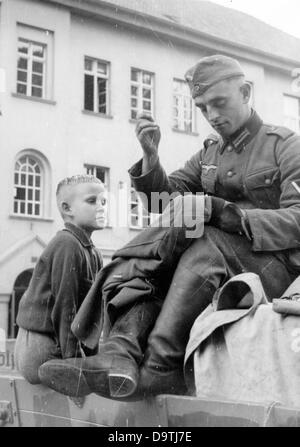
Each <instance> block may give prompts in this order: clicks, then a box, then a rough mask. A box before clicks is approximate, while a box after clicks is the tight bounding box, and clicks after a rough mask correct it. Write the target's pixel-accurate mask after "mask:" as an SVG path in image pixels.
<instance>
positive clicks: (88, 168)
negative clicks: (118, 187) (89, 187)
mask: <svg viewBox="0 0 300 447" xmlns="http://www.w3.org/2000/svg"><path fill="white" fill-rule="evenodd" d="M83 166H84V169H85V173H86V174H88V175H94V176H95V177H97V178H98V179H99V180H101V181H102V182H103V180H102V179H101V178H99V177H98V176H97V173H95V171H96V170H97V169H103V171H104V180H105V181H104V182H103V183H104V186H105V189H106V192H107V193H108V194H109V191H110V168H108V167H106V166H102V165H95V164H92V163H84V165H83ZM110 207H111V204H110V201H109V200H108V201H107V216H106V220H107V222H106V226H105V227H109V226H110V225H111V213H110V210H111V208H110Z"/></svg>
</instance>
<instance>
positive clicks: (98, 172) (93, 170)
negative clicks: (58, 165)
mask: <svg viewBox="0 0 300 447" xmlns="http://www.w3.org/2000/svg"><path fill="white" fill-rule="evenodd" d="M84 166H85V169H86V173H87V174H89V175H94V176H95V177H97V178H98V179H99V180H101V182H102V183H104V185H105V187H106V189H107V190H108V189H109V168H104V167H103V166H96V165H88V164H86V165H84Z"/></svg>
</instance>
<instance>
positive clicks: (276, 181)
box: [129, 111, 300, 269]
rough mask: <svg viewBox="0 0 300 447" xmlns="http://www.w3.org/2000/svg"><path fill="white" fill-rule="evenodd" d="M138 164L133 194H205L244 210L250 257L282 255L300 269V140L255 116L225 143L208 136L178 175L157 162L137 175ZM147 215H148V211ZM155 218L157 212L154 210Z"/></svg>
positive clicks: (133, 179) (220, 139)
mask: <svg viewBox="0 0 300 447" xmlns="http://www.w3.org/2000/svg"><path fill="white" fill-rule="evenodd" d="M141 172H142V160H140V161H139V162H138V163H136V164H135V165H134V166H133V167H132V168H131V169H130V170H129V174H130V176H131V179H132V181H133V184H134V186H135V188H136V190H137V191H140V192H143V193H144V194H145V195H146V196H147V199H148V200H147V202H148V209H149V207H150V206H151V200H150V195H151V192H153V191H157V192H163V191H167V192H168V193H173V192H175V191H176V192H178V193H180V194H184V193H185V192H187V191H190V192H192V193H193V194H195V193H197V192H204V193H206V194H208V195H214V196H218V197H221V198H224V199H226V200H228V201H231V202H235V203H236V204H238V205H239V206H240V207H241V208H243V209H245V210H246V213H247V217H248V220H249V224H250V228H251V231H252V235H253V245H252V249H253V251H255V252H262V251H285V252H284V253H285V254H286V259H287V264H289V265H290V266H292V267H297V268H299V269H300V250H299V249H300V194H299V193H298V192H297V191H296V190H295V188H294V187H293V185H292V182H293V181H294V182H295V181H300V136H299V135H297V134H295V133H294V132H293V131H291V130H290V129H287V128H285V127H275V126H271V125H267V124H263V122H262V120H261V119H260V118H259V116H258V115H257V113H256V112H254V111H252V115H251V117H250V119H249V120H248V121H247V122H246V124H245V125H244V126H243V127H242V128H241V129H239V130H238V131H237V132H236V133H235V134H234V135H233V136H231V138H230V140H228V141H224V140H223V139H222V138H221V137H218V136H215V135H212V136H210V137H209V138H208V139H206V140H205V142H204V147H203V149H201V150H200V151H199V152H197V153H196V154H195V155H194V156H193V157H192V158H191V159H190V160H188V161H187V162H186V164H185V166H184V167H183V168H182V169H179V170H177V171H175V172H173V173H172V174H171V175H169V176H167V174H166V173H165V171H164V169H163V167H162V166H161V164H160V162H159V161H158V162H157V164H156V166H155V167H154V168H153V169H152V170H151V171H150V172H148V173H147V174H145V175H142V174H141ZM149 211H150V209H149ZM152 211H153V212H158V210H157V209H156V210H153V209H152Z"/></svg>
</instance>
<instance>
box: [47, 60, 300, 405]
mask: <svg viewBox="0 0 300 447" xmlns="http://www.w3.org/2000/svg"><path fill="white" fill-rule="evenodd" d="M186 79H187V81H188V82H189V85H190V88H191V92H192V96H193V98H194V101H195V104H196V106H197V107H199V108H200V110H201V111H202V113H203V115H204V117H205V118H206V119H207V121H208V122H209V123H210V124H211V126H212V127H213V128H214V129H215V130H216V132H217V133H218V136H216V135H213V136H211V137H209V138H208V139H206V140H205V142H204V147H203V149H202V150H201V151H199V152H198V153H196V154H195V155H194V156H193V157H192V158H191V159H190V160H189V161H187V162H186V164H185V166H184V167H183V168H182V169H179V170H177V171H175V172H173V173H172V174H171V175H169V176H167V175H166V173H165V171H164V169H163V167H162V166H161V164H160V161H159V157H158V145H159V141H160V129H159V126H158V125H157V124H156V123H155V122H154V121H153V119H151V118H149V117H146V116H142V117H141V119H139V121H138V123H137V126H136V134H137V137H138V139H139V141H140V143H141V146H142V149H143V153H144V155H143V159H142V160H140V161H139V162H138V163H136V164H135V165H134V166H133V167H132V168H131V169H130V170H129V173H130V176H131V179H132V181H133V182H134V185H135V188H136V189H137V190H138V191H140V192H143V193H144V195H145V196H146V197H147V205H148V207H149V211H153V212H157V211H161V210H160V209H158V208H159V207H158V205H157V206H156V207H155V203H154V201H153V200H151V193H153V192H155V193H162V192H168V193H169V194H172V193H175V194H179V195H184V194H185V193H186V192H190V193H192V194H195V195H196V194H197V193H199V192H204V193H205V195H206V196H205V202H206V204H207V207H208V208H209V209H210V211H209V213H208V214H207V215H206V218H205V219H204V223H205V226H204V234H203V235H202V237H199V238H197V239H194V240H193V242H192V243H191V244H184V243H183V244H182V247H181V252H180V256H179V262H178V264H177V266H176V270H175V272H174V274H173V272H172V275H173V278H172V281H171V283H170V286H169V287H168V290H167V293H166V296H164V301H163V305H162V308H161V310H160V311H159V312H158V310H157V309H156V311H155V315H154V311H151V309H150V307H149V304H147V309H148V317H142V315H146V313H145V308H143V310H142V311H140V313H138V311H137V310H136V311H134V309H135V304H134V305H133V301H134V300H131V302H130V301H127V303H130V304H129V306H127V308H126V312H127V317H126V312H124V313H123V315H122V312H119V315H118V319H117V320H116V323H115V324H114V325H113V327H112V329H111V332H110V334H109V336H108V342H106V345H105V346H106V347H107V349H106V347H105V346H104V351H102V352H103V354H101V350H100V352H99V354H98V355H97V356H93V357H89V358H87V359H83V361H82V363H79V362H78V361H77V362H75V363H74V361H73V360H70V361H59V362H58V363H57V362H56V363H53V361H51V362H52V363H51V362H48V365H47V364H46V367H45V369H44V371H42V375H43V374H44V376H47V377H48V379H47V381H46V383H48V384H49V383H51V380H52V378H55V377H60V378H61V379H63V378H65V379H64V380H65V385H59V384H57V385H56V388H55V389H57V390H58V391H61V392H65V393H66V394H68V393H70V392H71V391H72V389H73V388H74V386H75V385H76V383H78V382H79V378H82V377H84V378H85V380H86V382H87V385H88V387H89V388H90V391H91V392H92V391H95V392H98V393H99V394H103V395H106V396H107V397H109V393H110V397H116V396H117V393H116V389H115V392H114V393H113V394H112V392H111V391H107V390H108V388H109V383H110V381H111V380H113V379H114V380H115V379H116V380H117V382H116V383H119V385H120V387H119V388H120V390H121V389H122V386H123V383H125V382H127V383H129V385H130V384H131V385H130V391H128V388H127V391H126V390H125V391H124V392H123V394H122V392H121V393H120V397H126V398H128V397H129V396H130V395H133V396H140V395H141V394H142V395H149V394H153V395H155V394H159V393H182V392H184V391H185V388H184V381H183V372H182V371H183V360H184V354H185V348H186V344H187V341H188V337H189V332H190V329H191V326H192V324H193V322H194V321H195V319H196V318H197V317H198V315H199V314H200V313H201V312H202V311H203V310H204V309H205V307H206V306H207V305H208V304H209V303H210V302H211V300H212V297H213V295H214V293H215V292H216V290H217V289H219V288H220V287H221V286H222V285H223V284H224V283H225V282H226V281H227V280H229V279H230V278H232V277H233V276H235V275H237V274H240V273H242V272H254V273H257V274H258V275H259V276H260V278H261V281H262V284H263V287H264V289H265V291H266V294H267V296H268V298H269V299H270V300H271V299H272V298H275V297H279V296H281V294H282V293H283V292H284V291H285V290H286V288H287V287H288V286H289V284H290V283H291V282H292V281H293V280H294V279H295V277H296V276H297V275H298V272H299V270H300V251H299V247H300V225H299V222H300V195H299V193H298V192H297V191H296V190H295V188H294V187H293V184H292V182H295V181H297V180H300V137H299V136H298V135H296V134H295V133H294V132H292V131H291V130H289V129H287V128H284V127H273V126H268V125H265V124H263V122H262V120H261V119H260V118H259V116H258V115H257V113H256V112H255V111H254V110H252V109H251V106H250V104H249V101H250V94H251V89H250V86H249V84H247V83H246V82H245V75H244V72H243V70H242V68H241V66H240V64H239V63H238V62H237V61H236V60H234V59H232V58H229V57H226V56H223V55H215V56H211V57H205V58H203V59H201V60H200V62H199V63H197V64H196V66H195V67H193V68H192V69H190V70H189V71H188V72H187V74H186ZM174 202H175V201H174ZM151 206H152V208H151ZM145 231H146V230H145ZM147 234H148V235H149V234H150V233H149V232H148V233H147V232H146V233H144V235H141V236H140V240H139V242H142V240H143V238H145V237H147ZM169 234H170V235H173V236H172V237H173V239H172V238H171V239H169V242H170V241H171V242H170V244H169V245H168V247H169V248H170V247H172V244H173V243H174V244H175V242H174V241H175V240H176V238H174V233H173V232H172V231H170V232H169ZM168 237H169V236H168ZM153 244H154V243H152V245H151V242H148V245H146V244H145V241H143V244H142V246H143V247H144V248H143V250H144V251H143V260H141V259H139V260H138V259H135V261H137V263H136V264H135V266H136V267H138V269H136V270H135V272H136V271H139V276H141V271H142V270H143V268H144V270H145V271H148V272H149V271H150V270H151V269H150V267H149V266H150V264H147V262H145V253H146V252H145V247H146V246H147V250H148V251H147V254H148V255H149V253H151V247H152V248H153V247H154V245H153ZM174 246H175V245H174ZM183 246H184V250H183V249H182V248H183ZM133 247H134V245H131V251H130V250H129V252H130V254H131V255H133V256H136V257H137V253H136V252H135V251H134V250H132V248H133ZM149 248H150V250H149ZM182 252H183V254H182ZM124 253H125V254H126V250H125V252H124V250H123V251H122V249H121V250H120V251H119V256H120V258H119V259H121V260H122V259H123V261H122V262H123V264H122V265H123V266H124V265H125V267H126V263H125V264H124V261H125V258H124ZM127 253H128V248H127ZM165 253H166V251H165ZM178 253H179V251H178ZM166 257H168V256H167V254H166ZM170 257H171V255H169V258H170ZM115 261H117V259H116V260H115ZM168 261H170V260H169V259H168ZM113 262H114V261H113ZM127 264H128V265H129V264H130V262H129V261H127ZM171 264H172V263H171ZM171 264H169V265H171ZM147 265H148V270H147V268H146V267H147ZM142 266H143V267H142ZM172 267H174V265H173V264H172ZM126 268H127V278H128V272H129V271H130V272H131V274H132V271H133V269H129V267H128V266H127V267H126ZM111 269H113V263H112V266H111ZM112 271H113V270H112ZM124 277H126V275H124ZM102 290H104V287H102ZM126 293H127V295H128V294H129V295H130V294H131V292H130V289H127V291H126ZM145 293H146V292H145ZM124 296H125V293H123V295H122V299H123V301H124ZM127 298H128V296H127ZM120 301H121V293H120V294H119V300H118V302H120ZM93 303H95V301H93ZM143 305H145V304H143ZM152 305H153V304H152ZM92 308H93V307H92ZM128 312H131V317H130V319H128ZM150 314H151V315H152V317H151V318H149V315H150ZM157 315H158V316H157ZM133 316H134V317H133ZM147 319H148V322H147ZM89 321H90V320H89ZM154 323H155V324H154ZM95 324H96V322H95ZM82 325H84V318H81V320H79V324H78V327H81V328H82ZM153 325H154V327H153V328H152V326H153ZM91 326H92V325H91ZM129 326H130V330H128V328H129ZM126 328H127V329H126ZM129 333H130V334H131V335H129ZM132 334H134V337H133V335H132ZM117 339H118V342H117V343H116V340H117ZM125 339H126V344H125V341H124V340H125ZM113 340H114V349H113V351H112V350H110V351H109V347H111V344H112V342H113ZM121 340H123V341H121ZM141 340H143V341H142V342H141ZM129 341H130V343H129ZM137 350H138V351H139V355H138V356H136V355H135V354H134V352H135V351H137ZM105 352H106V353H107V352H109V355H108V357H109V358H108V359H107V358H106V360H105V356H104V353H105ZM118 352H119V354H118ZM117 359H118V364H117V368H116V367H115V368H113V367H112V365H113V363H115V364H116V360H117ZM128 361H129V363H130V367H128ZM141 362H142V364H141V365H140V363H141ZM120 371H122V373H121V372H120ZM70 378H72V380H71V379H70ZM68 379H69V382H68ZM118 381H119V382H118ZM52 382H55V381H52ZM68 383H72V384H74V385H72V386H71V387H68ZM137 383H138V387H137V391H136V385H137ZM71 388H72V389H71ZM115 388H116V387H115ZM84 389H86V387H84Z"/></svg>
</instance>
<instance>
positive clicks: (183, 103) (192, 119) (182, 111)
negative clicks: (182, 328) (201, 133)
mask: <svg viewBox="0 0 300 447" xmlns="http://www.w3.org/2000/svg"><path fill="white" fill-rule="evenodd" d="M195 115H196V109H195V105H194V101H193V99H192V96H191V92H190V89H189V86H188V84H187V82H185V81H181V80H177V79H174V81H173V128H174V129H178V130H182V131H184V132H190V133H191V132H195V131H196V116H195Z"/></svg>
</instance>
